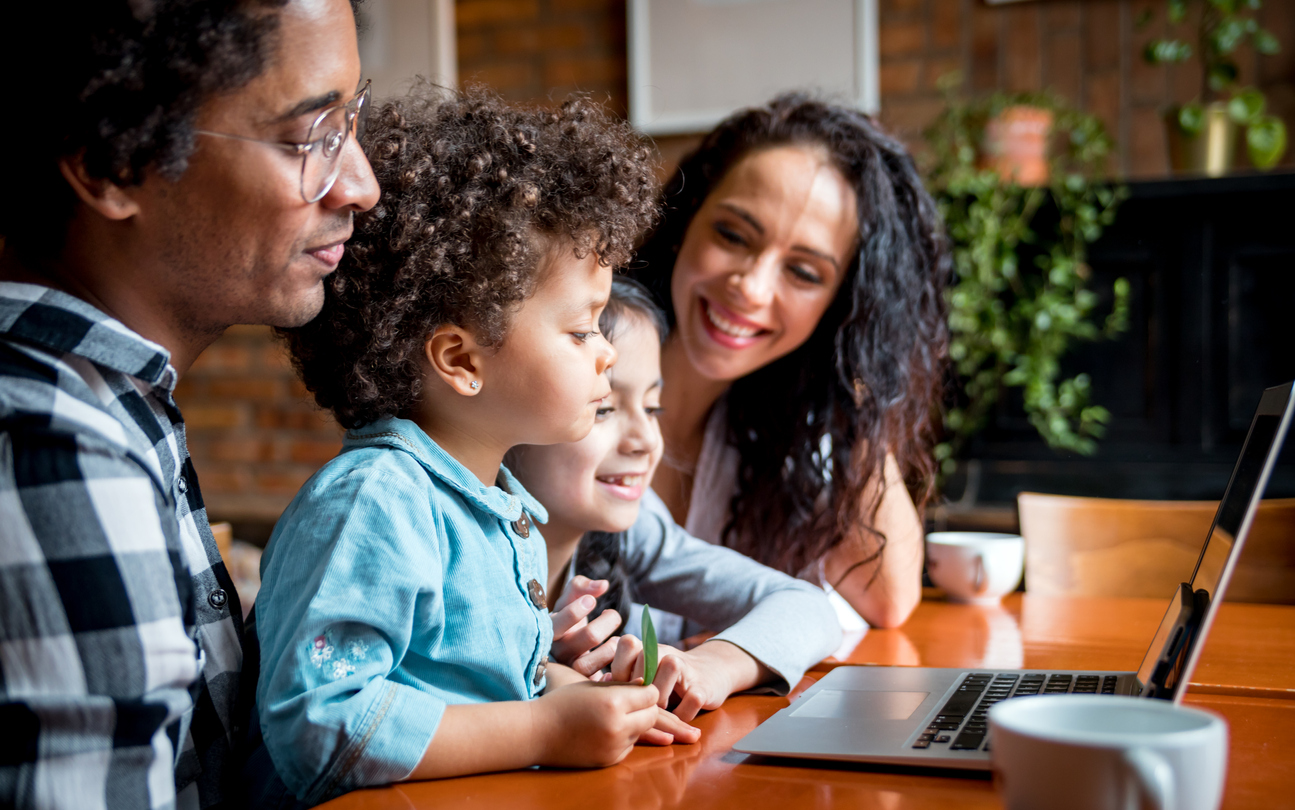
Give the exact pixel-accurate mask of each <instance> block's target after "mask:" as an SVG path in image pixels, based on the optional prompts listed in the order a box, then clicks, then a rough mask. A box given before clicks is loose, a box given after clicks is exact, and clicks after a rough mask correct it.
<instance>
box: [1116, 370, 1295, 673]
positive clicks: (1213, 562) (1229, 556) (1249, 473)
mask: <svg viewBox="0 0 1295 810" xmlns="http://www.w3.org/2000/svg"><path fill="white" fill-rule="evenodd" d="M1291 389H1292V384H1287V385H1284V386H1280V387H1277V388H1269V389H1268V390H1267V391H1265V392H1264V395H1263V397H1262V399H1261V400H1260V402H1259V408H1258V412H1257V413H1256V414H1255V418H1254V420H1253V421H1252V422H1251V423H1250V431H1249V433H1248V434H1247V435H1246V440H1245V444H1244V445H1243V446H1242V448H1241V457H1240V458H1239V459H1238V460H1237V464H1236V467H1235V468H1234V469H1233V471H1232V478H1231V480H1229V481H1228V486H1227V489H1226V490H1225V491H1224V493H1223V500H1222V501H1221V502H1220V503H1219V510H1218V512H1217V513H1216V514H1215V517H1214V525H1213V527H1211V529H1210V534H1209V537H1208V538H1207V539H1206V541H1205V546H1204V547H1203V548H1202V549H1201V555H1200V557H1199V558H1197V561H1196V569H1195V570H1194V571H1193V572H1192V576H1191V580H1190V585H1183V586H1181V587H1180V589H1179V592H1178V593H1176V594H1175V595H1174V598H1173V600H1172V601H1171V603H1170V605H1169V610H1168V611H1167V612H1166V613H1165V617H1164V619H1163V620H1162V621H1161V624H1160V627H1159V629H1158V630H1157V631H1156V635H1155V638H1154V639H1153V640H1152V642H1151V647H1150V649H1148V650H1147V654H1146V657H1145V658H1143V659H1142V666H1140V667H1139V668H1138V681H1139V683H1141V684H1142V687H1143V694H1144V695H1146V696H1149V697H1158V698H1175V697H1181V694H1180V693H1181V691H1182V690H1180V689H1178V687H1179V685H1180V684H1181V683H1183V681H1185V679H1186V678H1187V677H1188V676H1189V675H1190V674H1191V668H1192V667H1193V666H1194V665H1195V659H1196V657H1197V655H1196V653H1197V650H1196V649H1195V648H1196V647H1197V646H1198V644H1197V642H1199V641H1200V640H1201V639H1203V638H1204V636H1205V633H1206V631H1208V629H1209V624H1210V620H1211V619H1212V617H1213V613H1214V602H1215V601H1216V600H1217V599H1219V598H1221V597H1222V593H1223V590H1224V589H1225V588H1226V587H1227V578H1228V577H1229V575H1230V573H1231V567H1232V565H1231V564H1234V563H1235V560H1233V557H1234V554H1235V552H1237V551H1238V548H1237V546H1238V538H1240V540H1241V541H1244V536H1243V534H1242V530H1243V528H1244V529H1246V530H1248V528H1249V526H1248V524H1247V517H1249V516H1251V515H1252V514H1253V512H1254V508H1255V506H1256V505H1257V504H1258V501H1259V496H1260V495H1261V494H1262V491H1263V489H1264V487H1265V485H1266V484H1267V483H1268V476H1269V474H1270V473H1271V472H1272V466H1273V463H1274V462H1275V460H1276V457H1277V454H1278V452H1279V451H1280V449H1281V443H1282V440H1283V438H1284V436H1285V432H1286V429H1287V428H1288V427H1289V422H1290V413H1289V412H1290V410H1291Z"/></svg>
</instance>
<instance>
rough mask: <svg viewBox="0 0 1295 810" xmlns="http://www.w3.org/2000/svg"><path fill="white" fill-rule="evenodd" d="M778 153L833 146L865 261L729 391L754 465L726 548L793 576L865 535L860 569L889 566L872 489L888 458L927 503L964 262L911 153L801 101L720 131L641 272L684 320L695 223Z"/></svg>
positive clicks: (858, 117) (881, 481) (668, 211)
mask: <svg viewBox="0 0 1295 810" xmlns="http://www.w3.org/2000/svg"><path fill="white" fill-rule="evenodd" d="M776 146H806V147H809V148H813V149H821V150H823V151H824V152H825V153H826V154H827V156H828V159H829V161H830V162H831V165H833V166H834V167H835V168H836V169H837V170H838V171H839V172H840V173H841V175H842V176H843V177H844V178H845V179H846V181H847V182H848V183H849V185H850V186H851V187H852V188H853V189H854V192H855V196H856V199H857V209H858V220H859V222H858V228H859V230H858V234H859V236H858V248H857V250H858V252H857V255H855V256H854V257H853V260H852V262H851V264H850V267H849V269H848V271H847V273H846V276H845V279H844V280H843V282H842V284H841V288H840V291H839V293H838V294H837V296H836V298H835V300H834V301H833V302H832V304H831V305H830V306H829V307H828V310H827V312H826V313H825V314H824V315H823V318H822V319H821V320H820V321H819V323H818V326H817V328H816V329H815V330H814V332H813V334H812V335H811V336H810V337H809V339H808V340H806V341H805V343H804V344H803V345H801V346H800V347H799V348H797V349H796V350H794V351H792V352H791V353H789V354H788V355H786V356H785V357H782V358H780V359H778V360H776V361H774V362H772V363H770V364H769V365H767V366H765V367H763V368H761V369H759V370H757V371H754V372H752V373H751V374H748V375H747V376H745V377H742V378H741V379H738V380H736V381H734V382H733V384H732V386H731V387H730V389H729V392H728V395H727V408H728V441H729V442H730V443H732V444H733V445H734V446H735V447H736V448H737V450H738V454H739V457H740V459H741V461H740V464H739V468H738V474H737V492H736V493H735V494H734V495H733V498H732V500H731V502H730V509H729V515H730V517H729V520H728V523H727V524H726V526H725V528H724V532H723V538H722V540H723V543H724V544H725V545H727V546H730V547H732V548H736V549H738V550H740V551H742V552H743V553H745V554H747V555H748V556H751V557H754V558H755V559H757V560H759V561H760V562H762V563H765V564H766V565H769V566H772V567H774V568H778V569H780V570H783V571H786V572H789V573H793V574H795V573H800V572H802V571H805V570H806V569H807V567H808V566H810V565H811V564H813V563H815V562H816V561H818V560H820V559H821V558H822V557H823V555H824V554H825V553H826V552H827V551H828V550H830V549H832V548H833V547H835V546H836V545H838V544H839V543H841V542H842V541H844V540H845V539H847V538H849V537H858V536H859V535H860V532H861V531H862V532H863V533H864V539H865V541H867V540H869V539H870V540H871V541H873V542H871V543H870V544H869V545H868V548H869V553H868V554H867V556H866V557H865V559H864V560H862V561H861V562H859V563H856V566H857V565H860V564H863V563H867V562H871V561H873V560H876V559H877V558H879V556H880V555H881V553H882V550H883V548H884V547H885V543H886V538H885V536H884V535H883V534H882V533H881V532H879V531H878V530H877V529H876V528H875V527H874V523H875V518H876V512H877V509H878V507H879V506H880V497H874V498H868V497H867V496H866V494H865V490H866V489H867V488H868V485H869V483H870V482H875V483H874V484H873V486H875V487H877V488H878V490H877V491H880V490H882V489H884V486H885V474H884V473H885V461H886V455H887V454H888V453H892V454H894V456H895V458H896V460H897V461H898V464H899V468H900V471H901V473H902V475H903V478H904V481H905V483H906V485H907V486H908V488H909V490H910V492H911V493H912V495H913V496H914V500H915V501H916V502H917V504H918V506H919V508H920V507H921V506H922V505H924V504H925V502H926V501H927V500H928V499H929V498H930V495H931V492H932V486H933V482H934V477H935V460H934V457H933V447H934V444H935V440H936V431H937V424H938V413H939V406H940V401H941V398H942V391H943V379H944V366H945V362H946V354H947V347H948V331H947V326H946V322H945V320H946V316H945V309H944V300H943V293H944V287H945V284H946V282H947V281H948V279H949V277H950V273H951V264H950V258H949V251H948V246H947V244H946V240H945V237H944V230H943V223H942V222H941V220H940V217H939V214H938V213H937V211H936V206H935V203H934V202H933V201H932V199H931V197H930V195H929V194H927V192H926V190H925V189H924V188H923V186H922V181H921V178H920V177H919V176H918V173H917V170H916V168H915V166H914V164H913V160H912V158H911V157H910V156H909V154H908V152H907V151H906V150H905V149H904V147H903V145H901V144H900V143H899V142H898V141H896V140H895V139H893V138H891V137H890V136H889V135H887V134H885V133H884V132H883V131H882V130H881V128H880V127H879V126H878V125H877V123H876V122H875V121H873V119H872V118H870V117H869V116H867V115H865V114H863V113H861V112H859V111H857V110H851V109H846V108H844V107H840V106H836V105H832V104H828V103H825V102H823V101H819V100H816V99H814V98H812V97H810V96H808V95H805V94H802V93H790V94H786V95H782V96H779V97H777V98H775V99H774V100H773V101H771V102H769V103H768V104H766V105H764V106H761V107H753V108H750V109H745V110H741V111H739V112H737V113H735V114H734V115H733V116H731V117H729V118H728V119H726V120H725V121H723V122H721V123H720V124H719V126H718V127H716V128H715V130H714V131H712V132H711V133H710V134H709V135H707V136H706V137H705V139H704V140H703V141H702V143H701V145H700V146H699V147H698V148H697V149H696V151H694V152H692V153H691V154H689V155H688V156H687V157H685V158H684V159H683V161H682V163H681V164H680V165H679V168H678V170H677V171H676V172H675V175H674V177H673V179H672V180H671V181H670V182H669V183H668V184H667V186H666V189H665V195H664V197H665V203H666V205H665V210H664V212H663V215H662V220H661V223H660V225H659V226H658V228H657V229H656V231H655V233H653V234H652V236H651V237H650V238H649V239H648V241H647V243H646V244H645V245H644V246H643V247H642V248H641V250H640V251H639V257H640V259H642V260H643V261H642V262H640V263H639V264H640V266H639V267H637V268H636V269H635V270H634V276H635V277H636V278H638V279H639V280H640V281H642V282H643V283H644V284H646V285H647V286H648V287H649V288H650V289H651V290H652V291H653V293H654V294H655V295H656V296H657V300H658V301H659V302H660V303H661V304H662V306H663V307H664V308H665V309H666V311H667V313H669V314H670V317H671V319H672V321H673V319H674V312H673V307H672V304H671V298H670V279H671V276H672V274H673V272H674V265H675V261H676V259H677V257H678V254H679V249H680V247H681V246H682V244H683V239H684V234H685V233H686V231H687V229H688V226H689V224H690V223H691V222H692V219H693V217H694V216H695V215H696V213H697V211H698V210H699V209H700V208H701V205H702V203H703V202H704V201H705V199H706V197H707V196H708V195H709V194H710V193H711V191H712V190H713V189H714V188H715V187H716V186H717V185H718V184H719V182H720V181H721V180H722V179H723V178H724V176H725V174H726V173H727V172H728V171H729V170H730V169H731V168H732V167H733V166H734V164H736V163H737V162H738V161H740V160H741V159H742V158H744V157H746V156H747V155H749V154H751V153H752V152H754V151H756V150H760V149H766V148H770V147H776ZM865 501H868V502H867V503H865ZM850 570H853V569H850ZM848 573H849V571H847V572H846V574H848ZM844 576H845V574H843V575H842V578H844ZM838 582H839V580H838Z"/></svg>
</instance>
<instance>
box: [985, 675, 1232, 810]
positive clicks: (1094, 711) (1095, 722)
mask: <svg viewBox="0 0 1295 810" xmlns="http://www.w3.org/2000/svg"><path fill="white" fill-rule="evenodd" d="M989 735H990V741H991V746H990V756H991V758H992V760H993V766H994V783H995V785H996V787H997V788H998V791H999V792H1000V793H1001V794H1002V796H1003V804H1004V806H1005V807H1006V808H1007V810H1045V809H1046V810H1131V809H1132V808H1139V810H1217V808H1218V806H1219V803H1220V802H1221V801H1222V800H1223V778H1224V775H1225V774H1226V772H1227V758H1228V730H1227V724H1225V723H1224V722H1223V720H1221V719H1220V718H1218V717H1216V716H1215V715H1213V714H1210V713H1209V712H1205V711H1201V710H1200V709H1193V708H1189V707H1186V706H1176V705H1174V704H1173V703H1170V702H1169V701H1162V700H1149V699H1139V698H1131V697H1120V696H1116V695H1044V696H1039V697H1025V698H1016V699H1013V700H1008V701H1004V702H1002V703H999V704H998V705H997V706H994V708H992V709H990V711H989Z"/></svg>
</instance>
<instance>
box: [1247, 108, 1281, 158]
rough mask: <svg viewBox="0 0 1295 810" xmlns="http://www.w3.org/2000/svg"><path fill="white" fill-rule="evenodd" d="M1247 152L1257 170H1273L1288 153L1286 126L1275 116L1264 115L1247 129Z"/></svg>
mask: <svg viewBox="0 0 1295 810" xmlns="http://www.w3.org/2000/svg"><path fill="white" fill-rule="evenodd" d="M1246 150H1247V151H1248V152H1249V153H1250V162H1251V163H1253V164H1254V165H1255V168H1256V169H1271V168H1272V167H1273V166H1276V165H1277V161H1279V160H1281V157H1282V155H1283V154H1284V153H1285V152H1286V125H1285V124H1284V123H1282V120H1281V119H1280V118H1278V117H1277V116H1275V115H1264V116H1261V117H1259V119H1258V120H1256V121H1255V122H1253V123H1252V124H1250V126H1249V127H1248V128H1246Z"/></svg>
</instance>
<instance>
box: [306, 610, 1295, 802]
mask: <svg viewBox="0 0 1295 810" xmlns="http://www.w3.org/2000/svg"><path fill="white" fill-rule="evenodd" d="M930 596H931V595H930V594H928V599H927V600H926V601H924V602H923V604H922V605H921V606H920V607H919V608H918V610H917V612H916V613H915V614H914V615H913V617H912V618H911V619H910V620H909V622H908V623H907V624H906V625H905V626H904V627H903V628H900V629H896V630H871V631H869V632H868V633H867V634H866V635H865V636H864V638H863V640H862V641H861V642H860V643H859V645H858V646H857V647H856V648H855V649H854V651H853V652H852V653H851V654H850V655H849V656H848V657H847V659H846V661H845V662H836V661H829V662H825V663H824V664H822V665H820V667H819V668H818V671H816V672H811V673H810V675H809V676H808V677H807V678H806V679H805V680H804V681H802V682H801V684H800V685H799V686H798V687H797V690H796V691H795V692H793V693H792V695H791V699H792V700H794V699H795V698H796V696H797V695H799V694H800V693H801V692H803V691H804V690H805V689H806V688H808V687H809V685H810V684H812V682H813V680H815V679H816V678H818V677H821V676H822V674H823V672H824V671H826V670H827V669H830V668H831V667H833V666H839V665H840V664H841V663H867V664H891V665H895V664H899V665H908V666H913V665H922V666H942V667H945V666H947V667H986V668H990V667H993V668H1012V667H1021V666H1024V667H1027V668H1038V669H1044V668H1048V669H1052V668H1085V669H1117V670H1132V669H1135V668H1136V667H1137V665H1138V663H1139V662H1140V661H1141V659H1142V655H1143V654H1144V653H1145V652H1146V647H1147V644H1148V643H1149V642H1150V639H1151V635H1152V633H1153V632H1154V630H1155V627H1156V624H1157V622H1158V621H1159V620H1160V617H1161V615H1162V614H1163V612H1164V602H1162V601H1161V600H1155V599H1107V598H1069V597H1051V598H1038V597H1031V596H1029V595H1022V594H1013V595H1012V596H1010V597H1008V598H1007V599H1006V600H1004V602H1003V605H1002V606H1001V607H992V608H985V607H975V606H970V605H954V604H950V603H947V602H944V601H941V600H939V599H932V598H929V597H930ZM1192 681H1193V684H1195V685H1194V686H1193V688H1192V690H1191V692H1192V693H1191V694H1189V696H1188V702H1190V703H1191V704H1193V705H1197V706H1200V707H1202V708H1205V709H1208V710H1210V711H1214V712H1217V713H1219V714H1221V715H1222V716H1223V717H1224V718H1225V719H1226V720H1227V721H1228V724H1229V726H1230V755H1229V762H1230V765H1229V773H1228V783H1227V788H1226V793H1225V796H1224V802H1223V807H1224V808H1225V810H1251V809H1252V808H1253V809H1254V810H1258V808H1265V809H1266V808H1271V807H1276V806H1282V805H1283V803H1284V802H1288V801H1289V797H1290V796H1292V795H1295V753H1292V747H1291V746H1290V745H1289V741H1288V739H1287V735H1286V733H1285V730H1286V729H1289V728H1292V727H1295V607H1284V606H1267V605H1250V604H1232V603H1229V604H1226V605H1224V606H1223V608H1222V611H1221V612H1220V615H1219V617H1218V620H1217V621H1216V622H1215V624H1214V629H1213V630H1212V631H1211V637H1210V639H1209V641H1208V643H1207V647H1206V651H1205V655H1204V657H1203V659H1202V663H1201V667H1200V668H1199V669H1198V670H1197V673H1196V675H1195V676H1194V677H1193V678H1192ZM787 705H788V698H776V697H770V696H759V695H742V696H737V697H734V698H730V699H729V701H728V702H727V703H726V704H725V705H724V706H723V708H721V709H719V710H718V711H714V712H709V713H707V714H704V715H702V716H701V717H699V718H698V719H697V721H696V725H697V726H698V727H699V728H700V729H701V730H702V739H701V742H700V743H698V744H697V745H693V746H676V747H673V748H648V747H639V748H636V749H635V750H634V752H633V753H631V754H630V756H629V757H628V758H627V759H626V760H625V761H624V762H622V763H621V764H619V765H616V766H613V767H611V768H605V769H601V770H592V771H558V770H544V769H533V770H528V771H515V772H511V773H501V774H487V775H483V776H472V777H464V778H460V779H446V780H442V781H438V782H422V783H412V784H407V785H400V786H397V787H391V788H380V789H374V790H363V791H356V792H354V793H351V794H349V795H347V796H343V797H342V798H340V799H337V800H335V801H333V802H330V803H329V804H328V805H326V807H328V808H329V810H359V809H360V808H398V809H399V810H404V809H405V808H418V809H419V810H422V808H428V809H429V810H430V808H446V807H449V808H506V809H510V808H518V809H519V810H520V809H521V808H581V810H585V808H598V810H657V808H662V809H664V808H734V809H735V810H755V808H764V807H814V808H835V807H842V808H845V807H849V808H883V810H924V809H925V808H941V810H947V809H948V808H950V807H956V808H968V809H969V810H975V809H976V808H1001V806H1002V804H1001V802H1000V801H999V799H998V796H997V795H996V794H995V793H994V790H993V784H992V782H991V781H990V779H989V778H988V777H987V776H983V775H975V774H965V773H957V772H934V773H933V772H929V771H917V770H907V769H897V768H885V767H874V766H865V765H848V764H841V763H833V764H831V765H826V764H823V765H818V764H815V763H806V762H801V761H791V760H771V759H767V758H763V757H753V756H747V755H745V754H738V753H736V752H734V751H733V750H732V749H733V745H734V743H736V742H737V741H738V740H739V739H740V738H741V737H742V736H744V735H745V734H746V733H747V732H748V731H750V730H751V729H752V728H754V727H755V726H756V725H758V724H759V723H760V722H762V721H764V720H765V719H767V718H768V717H770V716H771V715H773V713H774V712H776V711H778V710H779V709H781V708H784V707H786V706H787Z"/></svg>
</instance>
